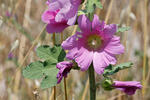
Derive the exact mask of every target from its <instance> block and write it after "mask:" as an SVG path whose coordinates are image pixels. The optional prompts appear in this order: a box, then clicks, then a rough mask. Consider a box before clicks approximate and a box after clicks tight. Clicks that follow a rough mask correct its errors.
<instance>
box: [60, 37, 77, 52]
mask: <svg viewBox="0 0 150 100" xmlns="http://www.w3.org/2000/svg"><path fill="white" fill-rule="evenodd" d="M76 39H77V35H76V34H75V35H73V36H70V37H68V38H67V39H66V40H65V41H63V43H62V44H61V46H62V48H63V49H65V50H70V49H72V48H74V46H75V45H77V40H76Z"/></svg>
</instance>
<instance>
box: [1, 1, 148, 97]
mask: <svg viewBox="0 0 150 100" xmlns="http://www.w3.org/2000/svg"><path fill="white" fill-rule="evenodd" d="M100 1H101V2H102V4H103V9H96V11H95V13H96V14H97V15H99V17H100V19H101V20H105V21H106V22H107V23H108V24H109V23H115V24H119V25H120V26H130V27H131V29H130V30H129V31H126V32H124V33H117V35H119V36H121V42H122V44H124V46H125V48H126V52H125V53H124V54H123V55H120V56H117V59H118V64H120V63H122V62H128V61H131V62H133V63H134V65H133V67H132V68H130V69H126V70H123V71H120V72H119V73H117V74H115V75H113V76H112V77H113V78H114V79H115V80H119V81H140V82H141V83H142V84H143V89H142V90H138V91H137V92H136V93H135V95H133V96H127V95H125V94H124V93H123V92H120V91H119V90H113V91H104V90H103V89H102V88H101V87H98V89H97V100H150V95H149V94H150V45H149V42H150V41H149V35H150V0H100ZM45 2H46V0H0V100H53V96H54V93H53V89H46V90H41V89H40V80H29V79H25V78H24V77H23V76H22V74H21V70H22V68H24V66H26V65H28V64H29V63H31V62H33V61H36V60H38V58H37V57H36V54H35V48H36V47H37V46H39V45H42V44H47V45H51V44H52V35H51V34H47V33H46V31H45V24H44V23H43V22H42V21H41V14H42V13H43V11H44V10H45V9H46V6H47V5H46V4H45ZM80 8H84V5H81V7H80ZM75 30H76V26H71V27H68V28H67V29H65V30H64V32H63V38H64V39H65V38H67V37H68V36H69V35H71V34H73V33H74V32H75ZM60 37H61V36H60V35H59V34H56V41H55V42H56V43H60ZM19 66H21V67H19ZM101 80H102V78H101V76H99V75H96V81H97V82H100V81H101ZM56 89H57V91H56V98H57V100H64V96H65V95H64V88H63V82H62V83H61V84H59V85H57V87H56ZM67 92H68V100H89V84H88V74H87V72H81V71H74V70H72V71H71V72H70V73H69V75H68V77H67ZM142 97H143V98H142Z"/></svg>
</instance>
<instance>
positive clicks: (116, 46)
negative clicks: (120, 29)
mask: <svg viewBox="0 0 150 100" xmlns="http://www.w3.org/2000/svg"><path fill="white" fill-rule="evenodd" d="M104 50H105V51H106V52H109V53H111V54H122V53H124V46H123V45H122V44H121V43H120V37H117V36H113V38H112V39H111V40H110V41H109V43H108V44H107V46H106V47H105V49H104Z"/></svg>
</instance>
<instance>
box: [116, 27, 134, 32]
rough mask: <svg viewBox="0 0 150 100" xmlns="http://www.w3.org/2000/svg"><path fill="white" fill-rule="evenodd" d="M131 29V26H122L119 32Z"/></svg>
mask: <svg viewBox="0 0 150 100" xmlns="http://www.w3.org/2000/svg"><path fill="white" fill-rule="evenodd" d="M130 29H131V28H130V27H129V26H127V27H120V28H118V30H117V32H125V31H128V30H130Z"/></svg>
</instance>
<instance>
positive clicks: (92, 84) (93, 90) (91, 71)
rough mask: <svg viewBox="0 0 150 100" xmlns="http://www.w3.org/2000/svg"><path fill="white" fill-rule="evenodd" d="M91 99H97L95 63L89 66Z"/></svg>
mask: <svg viewBox="0 0 150 100" xmlns="http://www.w3.org/2000/svg"><path fill="white" fill-rule="evenodd" d="M89 84H90V100H96V84H95V73H94V68H93V65H92V64H91V66H90V67H89Z"/></svg>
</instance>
